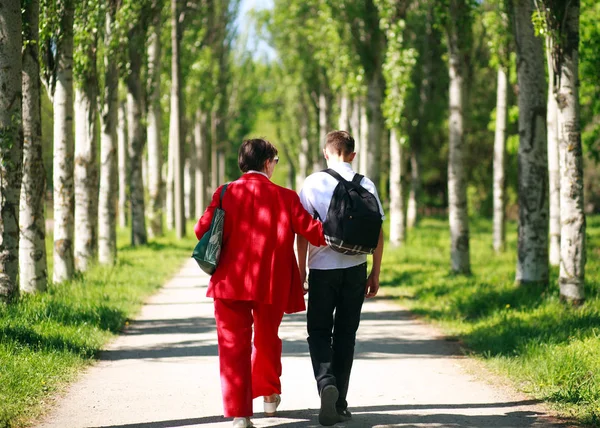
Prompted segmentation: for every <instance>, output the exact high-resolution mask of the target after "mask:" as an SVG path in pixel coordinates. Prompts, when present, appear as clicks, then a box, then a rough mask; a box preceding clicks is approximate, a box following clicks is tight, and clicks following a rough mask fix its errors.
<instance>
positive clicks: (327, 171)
mask: <svg viewBox="0 0 600 428" xmlns="http://www.w3.org/2000/svg"><path fill="white" fill-rule="evenodd" d="M322 172H326V173H327V174H329V175H331V176H332V177H333V178H335V179H336V180H337V181H339V182H341V183H344V184H345V183H347V182H348V180H346V179H345V178H344V177H342V176H341V175H340V174H338V172H337V171H334V170H333V169H331V168H327V169H324V170H323V171H322Z"/></svg>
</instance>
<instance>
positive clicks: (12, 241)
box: [0, 1, 23, 302]
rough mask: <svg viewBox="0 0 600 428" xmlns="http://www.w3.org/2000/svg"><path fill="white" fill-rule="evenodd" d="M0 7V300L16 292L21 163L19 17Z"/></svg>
mask: <svg viewBox="0 0 600 428" xmlns="http://www.w3.org/2000/svg"><path fill="white" fill-rule="evenodd" d="M6 3H8V4H4V3H3V4H2V6H0V88H2V89H1V90H0V196H1V198H0V301H5V302H7V301H11V300H13V299H15V298H16V297H17V295H18V293H19V288H18V283H17V276H18V273H19V198H20V193H21V165H22V162H23V127H22V123H21V117H22V108H23V107H22V104H21V103H22V96H23V95H22V93H23V92H22V91H23V88H22V82H23V77H22V76H21V71H22V59H21V47H22V44H23V43H22V36H21V31H22V18H21V4H20V2H18V1H10V2H6Z"/></svg>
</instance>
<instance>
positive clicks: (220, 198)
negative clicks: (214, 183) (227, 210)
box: [219, 183, 229, 209]
mask: <svg viewBox="0 0 600 428" xmlns="http://www.w3.org/2000/svg"><path fill="white" fill-rule="evenodd" d="M228 184H229V183H225V184H223V187H222V188H221V194H220V195H219V209H223V195H225V190H227V185H228Z"/></svg>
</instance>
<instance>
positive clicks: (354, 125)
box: [350, 97, 361, 171]
mask: <svg viewBox="0 0 600 428" xmlns="http://www.w3.org/2000/svg"><path fill="white" fill-rule="evenodd" d="M350 128H351V133H352V136H353V137H354V152H355V153H356V156H354V160H353V161H352V169H354V171H358V170H359V165H360V163H359V162H360V151H361V148H360V141H361V140H360V139H361V134H360V103H359V102H358V97H357V98H355V99H354V100H353V101H352V113H351V114H350Z"/></svg>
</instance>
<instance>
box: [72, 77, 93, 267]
mask: <svg viewBox="0 0 600 428" xmlns="http://www.w3.org/2000/svg"><path fill="white" fill-rule="evenodd" d="M84 79H85V82H82V85H83V88H78V89H76V90H75V171H74V180H75V268H76V269H77V270H79V271H81V272H85V271H86V270H88V268H89V266H90V263H92V262H93V260H94V258H95V257H96V248H98V242H97V239H98V223H97V222H98V167H97V165H96V152H97V150H98V143H97V142H96V135H97V129H96V123H97V120H96V119H97V117H96V115H97V107H96V106H97V92H96V91H97V89H96V88H97V80H96V78H95V76H94V77H92V76H86V77H85V78H84Z"/></svg>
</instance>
